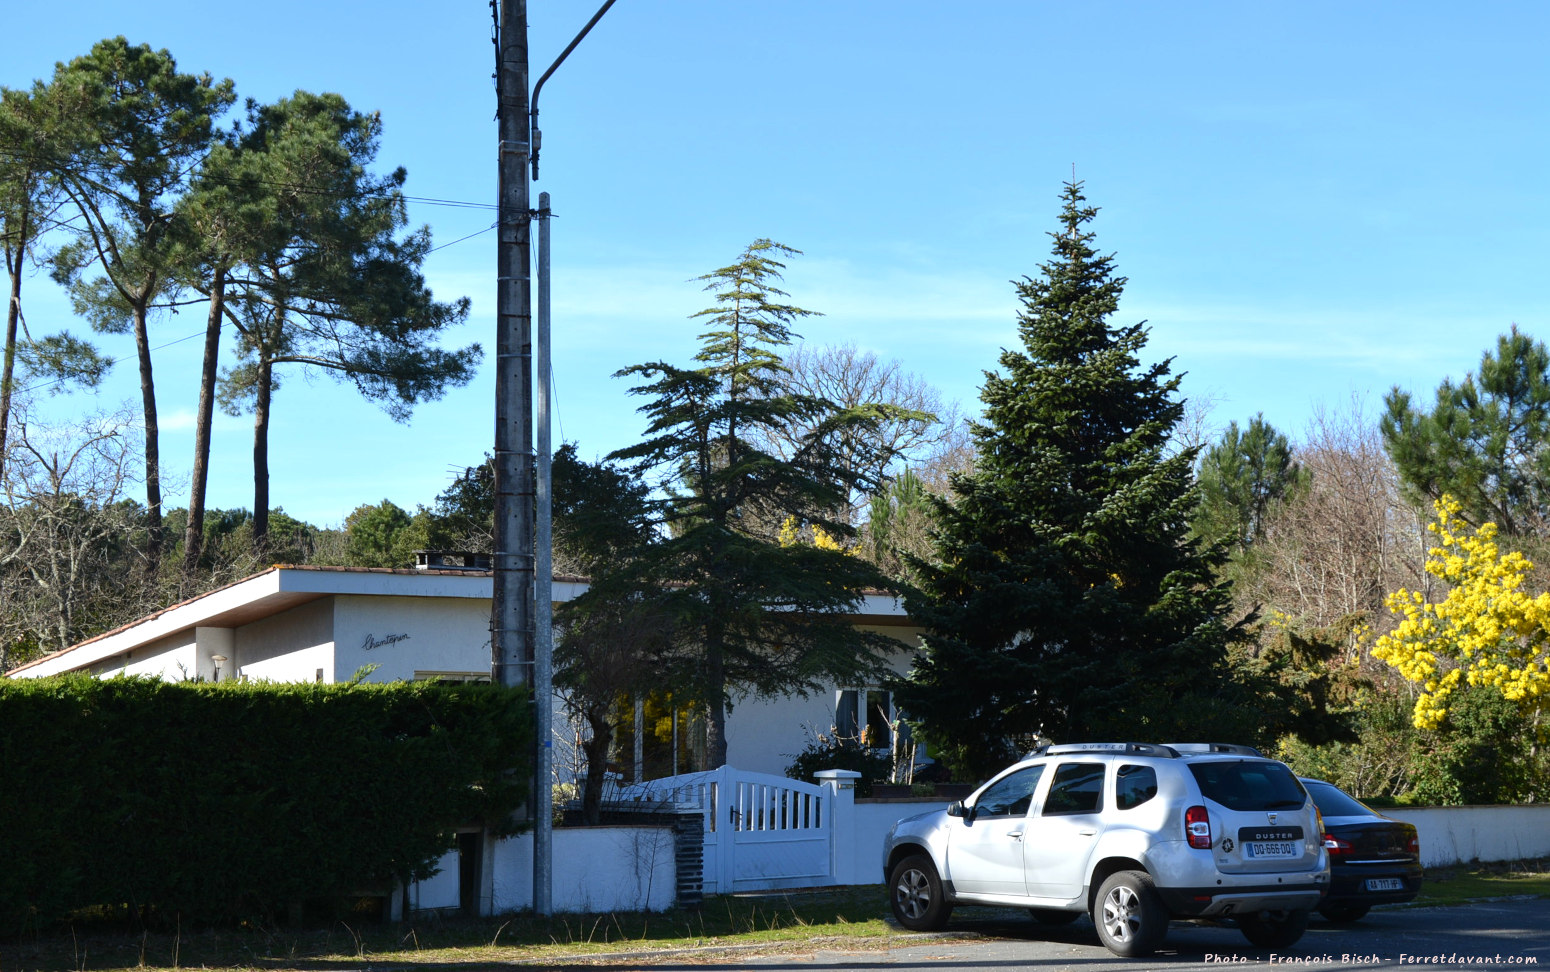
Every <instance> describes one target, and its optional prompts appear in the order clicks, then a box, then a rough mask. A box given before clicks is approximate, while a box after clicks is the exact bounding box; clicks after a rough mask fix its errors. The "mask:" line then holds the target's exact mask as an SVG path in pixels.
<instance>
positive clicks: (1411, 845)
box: [1405, 834, 1421, 857]
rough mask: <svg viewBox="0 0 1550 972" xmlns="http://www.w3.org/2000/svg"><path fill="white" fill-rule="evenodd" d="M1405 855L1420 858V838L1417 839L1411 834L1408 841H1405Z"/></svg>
mask: <svg viewBox="0 0 1550 972" xmlns="http://www.w3.org/2000/svg"><path fill="white" fill-rule="evenodd" d="M1405 853H1406V854H1414V855H1415V856H1416V857H1420V856H1421V838H1419V837H1417V836H1416V835H1414V834H1412V835H1411V836H1410V839H1409V840H1407V841H1405Z"/></svg>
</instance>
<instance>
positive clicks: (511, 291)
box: [490, 0, 547, 783]
mask: <svg viewBox="0 0 1550 972" xmlns="http://www.w3.org/2000/svg"><path fill="white" fill-rule="evenodd" d="M498 2H499V4H500V8H499V9H500V16H499V21H498V32H499V36H498V38H497V43H498V45H499V55H498V57H499V60H498V64H497V71H496V75H497V77H496V91H497V93H498V96H499V109H498V110H499V121H500V251H499V255H498V258H497V261H496V268H497V270H496V272H497V275H498V293H497V303H496V339H495V349H496V351H495V555H494V568H495V590H494V598H493V602H492V604H491V608H490V655H491V658H490V674H491V677H492V679H493V680H494V681H495V682H496V683H497V684H499V685H523V684H529V683H531V681H532V676H533V673H532V670H531V666H532V664H533V499H534V497H533V491H534V483H533V420H532V402H533V335H532V329H533V318H532V258H531V256H530V252H529V251H530V248H531V232H530V226H529V223H528V220H529V213H528V177H527V162H528V156H529V152H530V146H529V145H528V124H529V123H528V100H527V0H498ZM544 782H545V783H547V781H544Z"/></svg>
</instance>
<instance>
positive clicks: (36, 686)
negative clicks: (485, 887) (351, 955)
mask: <svg viewBox="0 0 1550 972" xmlns="http://www.w3.org/2000/svg"><path fill="white" fill-rule="evenodd" d="M532 739H533V736H532V708H531V706H530V705H529V700H528V695H527V693H526V692H525V691H522V690H513V689H503V688H499V687H496V686H490V685H436V684H428V683H415V684H405V683H393V684H385V685H376V684H351V685H312V684H300V685H279V684H269V683H256V684H255V683H242V682H227V683H222V684H218V685H209V684H190V683H167V682H159V681H150V680H145V679H122V678H120V679H111V680H106V681H99V680H96V679H92V678H88V677H84V676H69V677H61V678H48V679H36V680H20V679H19V680H15V681H11V680H5V679H0V827H3V828H4V829H3V831H0V833H3V835H4V836H3V838H0V934H5V933H14V932H17V931H20V930H23V929H25V928H28V927H34V926H37V925H43V924H48V923H50V922H53V921H57V920H59V919H60V918H62V917H64V916H66V915H68V914H69V913H71V912H73V911H76V910H79V909H82V908H91V907H106V908H110V909H117V908H128V909H129V910H130V912H131V913H136V914H141V915H144V914H148V913H159V914H164V915H169V916H170V915H173V914H177V915H180V916H182V917H184V918H189V919H194V920H208V921H226V920H231V919H233V918H238V917H245V916H253V915H273V914H274V913H275V911H276V910H277V909H283V908H285V907H288V906H289V905H290V904H292V903H293V902H297V901H301V900H306V899H316V898H326V897H333V896H337V895H349V894H359V893H362V892H366V891H368V890H371V889H377V888H385V887H386V886H387V885H388V883H389V882H391V881H392V880H393V879H398V880H405V879H408V878H411V877H423V876H426V875H427V874H428V873H429V871H430V868H431V866H432V862H433V861H434V860H435V859H436V858H437V857H439V856H440V855H441V854H442V853H444V852H445V851H446V850H447V849H448V848H449V847H450V846H451V834H452V831H453V828H455V827H457V826H458V825H460V824H465V823H468V822H470V821H475V820H483V821H486V822H496V823H499V824H501V825H502V826H504V822H505V821H508V820H509V819H510V815H511V813H512V811H513V810H515V809H516V808H517V807H518V806H520V805H521V804H522V803H523V801H524V799H525V797H526V787H527V778H528V776H529V774H530V771H531V765H532V761H531V759H532ZM497 829H499V827H498V828H497Z"/></svg>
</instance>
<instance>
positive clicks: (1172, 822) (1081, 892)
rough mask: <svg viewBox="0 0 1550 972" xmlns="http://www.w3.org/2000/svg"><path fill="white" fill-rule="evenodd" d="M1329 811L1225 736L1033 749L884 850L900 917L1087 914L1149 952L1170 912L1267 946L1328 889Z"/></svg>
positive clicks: (893, 834) (1273, 764) (1127, 952)
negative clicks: (1220, 925) (981, 911)
mask: <svg viewBox="0 0 1550 972" xmlns="http://www.w3.org/2000/svg"><path fill="white" fill-rule="evenodd" d="M1322 828H1323V824H1322V821H1321V820H1320V818H1319V811H1318V808H1317V807H1316V806H1315V805H1314V803H1313V800H1312V799H1311V798H1310V797H1309V796H1308V792H1307V791H1306V790H1305V789H1304V788H1303V786H1302V784H1301V783H1300V782H1298V779H1297V776H1296V775H1295V774H1294V773H1293V772H1292V771H1291V770H1290V769H1289V768H1287V766H1286V765H1285V764H1284V763H1280V762H1278V761H1276V760H1273V759H1267V758H1265V757H1264V756H1262V755H1261V754H1260V753H1259V752H1258V751H1257V750H1254V749H1251V748H1249V747H1247V746H1236V745H1231V744H1224V743H1186V744H1172V745H1157V744H1149V743H1081V744H1072V745H1062V746H1047V747H1044V748H1041V749H1039V750H1036V751H1035V752H1033V753H1031V754H1030V755H1029V756H1028V757H1026V758H1025V759H1023V760H1022V761H1020V762H1018V763H1017V764H1015V765H1013V766H1011V767H1009V768H1007V769H1006V770H1004V771H1002V772H1001V773H1000V774H998V775H997V776H995V777H994V778H992V779H991V780H990V781H989V782H987V783H986V784H985V785H984V786H982V787H980V788H979V789H978V790H976V791H975V792H974V793H973V794H972V795H970V796H969V798H968V799H966V800H964V801H963V802H961V803H954V804H953V805H952V806H950V807H948V808H947V809H946V810H939V811H935V812H933V813H926V814H921V815H919V816H915V817H909V818H906V819H904V820H900V821H899V822H898V823H897V824H895V825H894V827H893V829H892V830H891V831H889V833H888V837H887V839H886V840H885V841H884V846H883V875H884V879H885V881H886V882H887V886H888V894H889V899H890V903H891V905H892V908H893V913H894V915H895V917H896V918H897V919H898V921H899V923H900V924H901V925H903V926H905V927H906V928H910V929H915V930H931V929H936V928H940V927H942V926H943V925H944V924H945V923H946V922H947V919H948V916H949V915H950V914H951V913H952V910H953V908H954V906H956V905H960V904H965V905H967V904H976V905H999V906H1007V905H1013V906H1019V907H1025V908H1028V909H1029V910H1030V911H1031V912H1032V914H1033V916H1034V918H1036V919H1037V920H1039V921H1042V922H1046V923H1051V924H1063V923H1065V922H1068V921H1072V920H1074V919H1076V918H1078V917H1080V916H1081V915H1082V914H1089V915H1091V916H1092V921H1093V924H1094V925H1095V926H1096V927H1097V929H1098V936H1099V938H1100V939H1101V940H1102V941H1103V944H1104V945H1105V946H1107V947H1108V949H1109V950H1110V951H1112V952H1114V953H1115V954H1117V955H1123V956H1143V955H1148V954H1150V953H1151V952H1153V951H1154V950H1155V949H1156V948H1157V946H1158V945H1159V944H1160V943H1161V941H1162V939H1163V936H1164V935H1165V934H1166V933H1167V926H1168V922H1169V920H1170V919H1172V918H1175V917H1179V918H1231V919H1234V920H1236V922H1237V923H1238V925H1239V927H1240V928H1241V930H1242V931H1243V934H1244V935H1245V936H1246V937H1247V938H1248V940H1249V941H1250V942H1251V943H1253V944H1255V945H1259V946H1261V947H1266V948H1277V947H1286V946H1288V945H1290V944H1292V943H1293V942H1295V941H1296V940H1297V939H1298V938H1300V937H1301V936H1302V933H1303V931H1304V929H1305V928H1306V927H1307V923H1308V912H1309V911H1311V910H1312V909H1314V908H1316V907H1317V906H1318V904H1319V900H1320V898H1321V897H1322V896H1323V895H1324V894H1325V893H1326V891H1327V889H1328V887H1329V859H1328V856H1327V854H1326V852H1325V848H1324V841H1323V829H1322Z"/></svg>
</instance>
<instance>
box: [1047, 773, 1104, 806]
mask: <svg viewBox="0 0 1550 972" xmlns="http://www.w3.org/2000/svg"><path fill="white" fill-rule="evenodd" d="M1103 769H1104V766H1103V764H1102V763H1061V764H1060V765H1059V766H1058V767H1056V768H1055V779H1054V780H1053V781H1052V782H1051V783H1050V785H1049V796H1047V797H1045V798H1044V813H1045V814H1046V815H1052V814H1060V813H1097V812H1098V811H1100V810H1102V809H1103Z"/></svg>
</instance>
